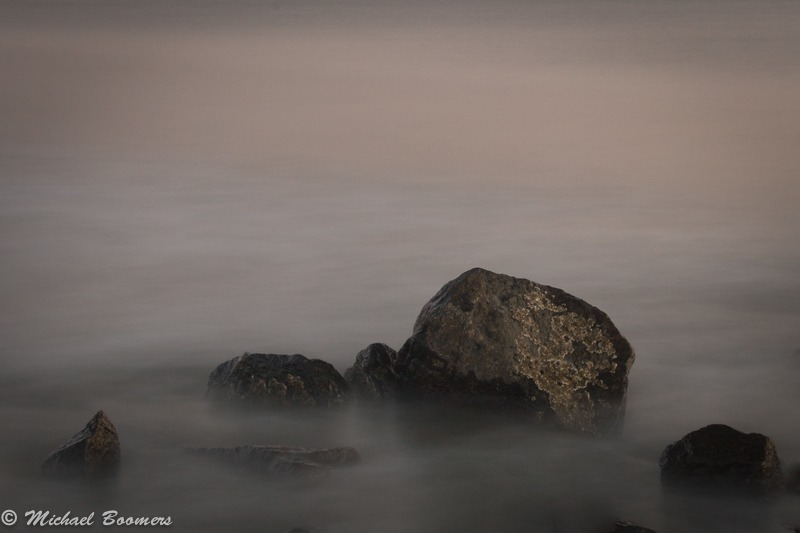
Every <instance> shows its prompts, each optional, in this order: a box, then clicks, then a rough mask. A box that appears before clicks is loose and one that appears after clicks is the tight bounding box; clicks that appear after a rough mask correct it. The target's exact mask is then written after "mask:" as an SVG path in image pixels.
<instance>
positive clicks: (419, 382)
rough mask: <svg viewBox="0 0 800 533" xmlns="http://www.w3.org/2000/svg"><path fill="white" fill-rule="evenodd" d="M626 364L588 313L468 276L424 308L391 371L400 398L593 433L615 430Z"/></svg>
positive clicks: (478, 273) (503, 280)
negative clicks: (497, 411) (528, 417)
mask: <svg viewBox="0 0 800 533" xmlns="http://www.w3.org/2000/svg"><path fill="white" fill-rule="evenodd" d="M633 360H634V352H633V348H632V347H631V345H630V344H629V343H628V341H627V340H626V339H625V337H623V336H622V335H621V334H620V332H619V331H618V330H617V328H616V327H615V326H614V324H613V323H612V322H611V320H610V319H609V318H608V316H607V315H606V314H605V313H603V312H602V311H601V310H599V309H597V308H596V307H593V306H591V305H589V304H588V303H586V302H584V301H583V300H580V299H578V298H576V297H574V296H572V295H570V294H567V293H566V292H564V291H562V290H560V289H556V288H553V287H548V286H546V285H539V284H537V283H534V282H532V281H529V280H526V279H519V278H514V277H511V276H506V275H503V274H495V273H493V272H489V271H487V270H483V269H480V268H475V269H472V270H470V271H468V272H465V273H464V274H462V275H461V276H459V277H458V278H456V279H454V280H453V281H450V282H449V283H447V284H446V285H444V287H442V289H441V290H439V292H438V293H437V294H436V295H435V296H434V297H433V298H432V299H431V300H430V301H429V302H428V303H427V304H425V306H424V307H423V308H422V311H421V312H420V314H419V316H418V317H417V320H416V323H415V324H414V331H413V335H412V336H411V337H410V338H409V339H408V340H407V341H406V343H405V344H404V345H403V347H402V348H401V349H400V351H399V352H398V354H397V357H396V360H395V361H394V364H393V365H392V367H391V368H392V370H393V372H394V374H395V375H396V377H397V382H398V388H399V389H400V391H401V392H402V393H403V394H404V395H411V396H415V397H422V398H438V399H446V400H448V401H452V402H455V403H457V404H462V405H475V406H487V407H494V408H508V409H514V410H516V409H522V410H526V411H530V412H531V413H532V414H533V415H534V417H535V418H536V419H538V420H552V421H554V422H556V423H557V424H558V425H560V426H562V427H565V428H568V429H573V430H578V431H585V432H589V433H595V434H600V433H605V432H609V431H618V430H620V429H621V426H622V422H623V418H624V413H625V401H626V395H627V387H628V371H629V370H630V367H631V365H632V364H633ZM379 369H380V370H381V371H383V370H382V367H379Z"/></svg>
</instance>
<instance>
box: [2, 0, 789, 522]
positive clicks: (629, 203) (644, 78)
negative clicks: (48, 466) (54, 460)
mask: <svg viewBox="0 0 800 533" xmlns="http://www.w3.org/2000/svg"><path fill="white" fill-rule="evenodd" d="M799 10H800V4H798V3H796V2H795V3H792V2H779V1H772V0H767V1H752V2H750V1H743V2H735V3H731V2H717V1H715V0H709V1H708V2H655V1H654V2H647V3H636V4H635V5H634V4H633V3H630V2H616V1H610V0H609V1H600V2H579V1H575V2H558V3H556V2H545V1H541V2H527V1H526V2H516V1H513V0H505V1H503V2H492V3H491V4H489V3H488V2H482V1H474V2H463V3H458V5H456V4H455V3H451V2H449V1H434V2H425V3H414V2H404V3H399V2H398V3H393V2H372V3H369V2H360V1H355V2H316V1H315V0H308V1H306V0H303V1H297V2H279V3H278V2H263V3H262V2H248V1H245V0H235V1H232V2H229V1H224V2H223V1H221V0H220V1H217V0H202V1H198V2H183V1H175V2H155V1H153V2H150V1H138V0H137V1H128V0H119V1H118V2H113V3H110V2H101V1H95V0H81V1H77V2H58V1H51V0H24V1H23V0H9V1H5V2H2V3H0V71H2V72H3V75H2V76H0V116H2V117H3V120H0V187H1V188H2V189H1V192H2V194H0V302H1V303H0V372H2V374H0V381H1V384H2V387H1V388H0V396H1V397H2V401H1V402H0V425H2V428H3V436H2V438H0V472H1V473H0V506H4V507H2V509H5V508H10V509H15V510H16V511H17V512H18V513H20V511H23V510H28V509H47V510H51V511H52V512H54V513H61V514H63V513H64V512H66V511H70V512H71V513H72V514H73V515H79V514H82V513H88V512H91V511H95V512H96V513H97V512H101V511H103V510H106V509H116V510H118V511H119V512H120V514H121V515H123V516H143V515H150V516H153V515H156V516H157V515H170V516H172V517H173V520H174V525H173V526H172V527H173V528H174V529H177V530H181V531H219V530H233V529H235V530H237V531H267V532H276V533H279V532H282V531H287V530H289V529H290V528H292V527H298V526H306V527H308V528H310V529H311V531H312V532H359V531H364V532H376V531H381V532H383V531H386V532H393V531H397V532H412V531H413V532H428V531H430V532H439V531H476V532H477V531H486V530H498V531H526V532H529V531H544V532H550V531H552V532H556V531H558V532H563V531H576V532H579V531H587V532H589V531H594V530H595V529H593V528H596V527H600V526H598V525H602V524H605V523H606V521H607V520H609V519H610V517H614V516H617V515H621V516H624V517H625V518H628V519H631V520H634V521H636V522H640V523H642V524H643V525H647V526H649V527H652V528H654V529H656V530H657V531H659V532H660V533H668V532H676V533H677V532H680V533H685V532H693V531H698V532H699V531H703V532H709V531H710V532H713V531H720V532H722V531H725V532H731V531H742V532H767V531H776V532H777V531H781V526H780V523H781V522H783V521H785V522H790V523H794V524H800V498H798V497H797V496H787V497H785V498H783V499H780V500H779V501H776V502H772V503H760V502H748V501H738V500H735V499H730V498H716V497H710V496H707V495H694V494H692V495H687V494H683V493H677V494H669V493H664V492H663V491H662V489H661V487H660V485H659V481H658V475H659V471H658V464H657V461H658V457H659V456H660V454H661V451H662V450H663V449H664V447H665V446H666V445H667V444H670V443H671V442H673V441H675V440H677V439H679V438H680V437H682V436H683V435H684V434H686V433H688V432H689V431H692V430H695V429H698V428H699V427H702V426H705V425H707V424H709V423H725V424H729V425H731V426H733V427H736V428H738V429H740V430H742V431H757V432H761V433H764V434H766V435H769V436H770V437H771V438H772V439H773V440H774V441H775V443H776V445H777V448H778V453H779V455H780V456H781V458H782V459H783V460H784V462H785V463H786V464H792V463H798V462H800V429H798V425H797V415H796V406H797V405H798V401H800V389H798V387H797V385H796V380H797V379H796V377H797V375H798V371H799V370H800V356H799V355H798V353H799V352H798V350H800V328H798V318H800V280H798V278H797V272H800V216H798V211H797V208H796V206H797V202H798V199H800V194H798V193H799V192H800V189H799V188H798V183H800V182H798V180H797V176H798V172H800V159H798V153H800V152H798V151H797V145H798V141H799V140H800V129H798V128H799V127H800V126H798V125H800V100H798V99H797V94H798V91H799V90H800V76H799V75H798V73H800V69H799V68H798V66H800V58H798V52H797V51H798V50H800V46H799V45H798V38H799V37H798V36H800V34H798V32H797V31H796V29H797V27H798V25H799V24H800V11H799ZM474 266H481V267H484V268H487V269H489V270H493V271H496V272H502V273H505V274H510V275H514V276H518V277H525V278H528V279H531V280H533V281H536V282H538V283H544V284H548V285H553V286H556V287H559V288H563V289H564V290H566V291H568V292H570V293H572V294H575V295H576V296H578V297H581V298H583V299H585V300H587V301H588V302H590V303H591V304H594V305H596V306H598V307H599V308H601V309H603V310H604V311H605V312H607V313H608V314H609V316H610V317H611V318H612V320H613V321H614V322H615V324H616V325H617V326H618V327H619V329H620V331H622V333H623V334H624V335H625V336H626V337H627V338H628V339H629V340H630V341H631V343H632V345H633V346H634V348H635V350H636V353H637V360H636V363H635V364H634V366H633V369H632V371H631V375H630V388H629V395H628V408H627V417H626V425H625V431H624V434H623V435H622V436H621V437H620V438H619V439H616V440H602V441H598V440H591V439H585V438H580V437H575V436H571V435H568V434H563V433H558V432H550V431H546V430H543V429H541V428H535V427H531V426H530V425H529V424H527V423H526V422H525V421H521V420H517V419H509V418H498V417H496V416H492V415H490V414H487V413H479V412H478V413H476V412H464V411H448V410H442V409H438V408H424V409H423V408H422V407H420V406H416V407H412V406H407V405H386V406H369V405H360V406H353V407H350V408H347V409H342V410H339V411H331V412H316V411H290V412H287V413H279V412H264V413H258V412H246V413H240V412H235V411H233V412H231V411H226V410H216V409H213V408H211V407H210V406H208V405H207V404H205V403H204V402H202V400H201V399H200V398H201V397H202V394H203V392H204V389H205V383H206V379H207V377H208V374H209V373H210V372H211V370H212V369H213V368H214V367H216V365H217V364H219V363H220V362H222V361H224V360H227V359H229V358H231V357H233V356H236V355H239V354H241V353H242V352H244V351H251V352H266V353H270V352H271V353H289V354H292V353H302V354H304V355H306V356H308V357H313V358H321V359H325V360H327V361H329V362H331V363H332V364H334V365H335V366H336V367H337V369H338V370H339V371H343V370H344V369H345V368H346V367H347V366H349V365H350V364H352V362H353V360H354V358H355V354H356V353H357V352H358V351H359V350H361V349H363V348H364V347H366V346H367V345H368V344H370V343H373V342H385V343H387V344H389V345H390V346H392V347H393V348H395V349H397V348H399V347H400V346H401V345H402V343H403V342H404V341H405V339H406V338H407V337H408V336H409V335H410V333H411V327H412V324H413V323H414V319H415V318H416V314H417V313H418V312H419V310H420V309H421V307H422V305H423V304H424V303H425V302H426V301H427V300H428V298H430V297H431V296H432V295H433V294H434V293H435V292H436V291H437V290H438V289H439V288H440V287H441V286H442V285H443V284H444V283H445V282H447V281H449V280H451V279H453V278H455V277H456V276H458V275H459V274H460V273H462V272H464V271H466V270H468V269H469V268H472V267H474ZM98 409H103V410H104V411H106V413H108V414H109V416H110V417H111V419H112V420H113V421H114V423H115V425H116V427H117V429H118V431H119V434H120V438H121V444H122V453H123V458H124V468H123V471H122V473H121V476H120V478H119V479H118V480H117V482H116V483H112V484H110V485H102V486H96V485H83V484H80V483H78V484H75V483H61V482H51V481H45V480H43V479H41V478H40V476H39V465H40V463H41V461H42V460H43V459H44V458H45V457H46V456H47V454H48V453H49V452H50V451H52V450H53V449H55V448H56V447H57V446H58V445H60V444H62V443H63V442H65V441H66V440H67V439H68V438H69V437H70V436H71V435H73V434H74V433H75V432H77V431H78V430H79V429H81V428H82V427H83V425H84V424H85V423H86V422H87V421H88V420H89V419H90V418H91V416H92V415H93V414H94V413H95V412H96V411H97V410H98ZM243 444H274V445H297V446H307V447H330V446H353V447H355V448H357V449H358V450H359V451H360V452H361V454H362V456H363V458H364V462H363V463H362V464H361V465H359V466H357V467H356V468H353V469H349V470H344V471H341V472H337V473H336V475H334V476H333V477H332V478H331V479H329V480H328V481H326V482H324V483H320V484H316V485H305V484H302V483H300V484H298V483H294V482H286V481H280V480H265V479H262V478H258V477H253V476H247V475H242V474H241V473H240V472H236V471H233V470H229V469H226V468H224V467H222V466H220V465H215V464H210V463H205V462H202V461H197V460H196V458H189V457H186V456H184V455H183V454H182V453H181V452H180V450H181V447H183V446H237V445H243ZM18 527H19V526H18Z"/></svg>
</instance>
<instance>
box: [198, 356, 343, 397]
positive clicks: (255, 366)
mask: <svg viewBox="0 0 800 533" xmlns="http://www.w3.org/2000/svg"><path fill="white" fill-rule="evenodd" d="M350 396H351V395H350V388H349V387H348V385H347V382H346V381H345V380H344V378H342V376H341V375H340V374H339V372H337V371H336V369H335V368H333V366H332V365H331V364H329V363H326V362H325V361H321V360H319V359H307V358H305V357H303V356H302V355H300V354H295V355H276V354H263V353H246V354H244V355H240V356H239V357H234V358H233V359H231V360H230V361H226V362H225V363H222V364H221V365H219V366H218V367H217V368H216V369H215V370H214V371H213V372H212V373H211V375H210V376H209V378H208V389H207V390H206V396H205V397H206V398H208V399H211V400H233V401H242V402H248V403H255V404H269V405H278V406H285V405H292V406H321V407H333V406H336V405H341V404H344V403H346V402H347V401H349V399H350Z"/></svg>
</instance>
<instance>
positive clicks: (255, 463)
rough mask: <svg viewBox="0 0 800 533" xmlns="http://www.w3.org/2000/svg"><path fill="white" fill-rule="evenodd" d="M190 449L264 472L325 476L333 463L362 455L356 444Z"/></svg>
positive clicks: (350, 461) (351, 460)
mask: <svg viewBox="0 0 800 533" xmlns="http://www.w3.org/2000/svg"><path fill="white" fill-rule="evenodd" d="M185 451H186V452H187V453H191V454H193V455H202V456H205V457H209V458H212V459H216V460H219V461H222V462H224V463H227V464H230V465H233V466H237V467H243V468H246V469H247V470H249V471H252V472H257V473H261V474H270V475H271V474H286V475H291V476H299V477H322V476H326V475H328V474H329V473H330V470H331V468H332V467H338V466H349V465H354V464H356V463H358V462H359V461H360V460H361V456H360V455H359V454H358V452H357V451H356V450H355V449H353V448H330V449H326V450H312V449H308V448H291V447H286V446H249V445H248V446H238V447H236V448H186V450H185Z"/></svg>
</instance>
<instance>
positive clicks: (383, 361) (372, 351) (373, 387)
mask: <svg viewBox="0 0 800 533" xmlns="http://www.w3.org/2000/svg"><path fill="white" fill-rule="evenodd" d="M396 359H397V352H396V351H394V350H393V349H391V348H390V347H388V346H386V345H385V344H381V343H375V344H370V345H369V346H367V347H366V348H364V349H363V350H361V351H360V352H358V355H356V362H355V363H354V364H353V366H351V367H350V368H348V369H347V370H345V372H344V379H345V381H347V383H348V384H349V385H350V389H351V390H352V391H353V393H354V394H355V395H356V396H358V397H359V398H362V399H369V400H377V399H380V398H387V397H392V396H394V394H395V392H396V390H397V378H396V376H395V374H394V368H393V366H394V362H395V360H396Z"/></svg>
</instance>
